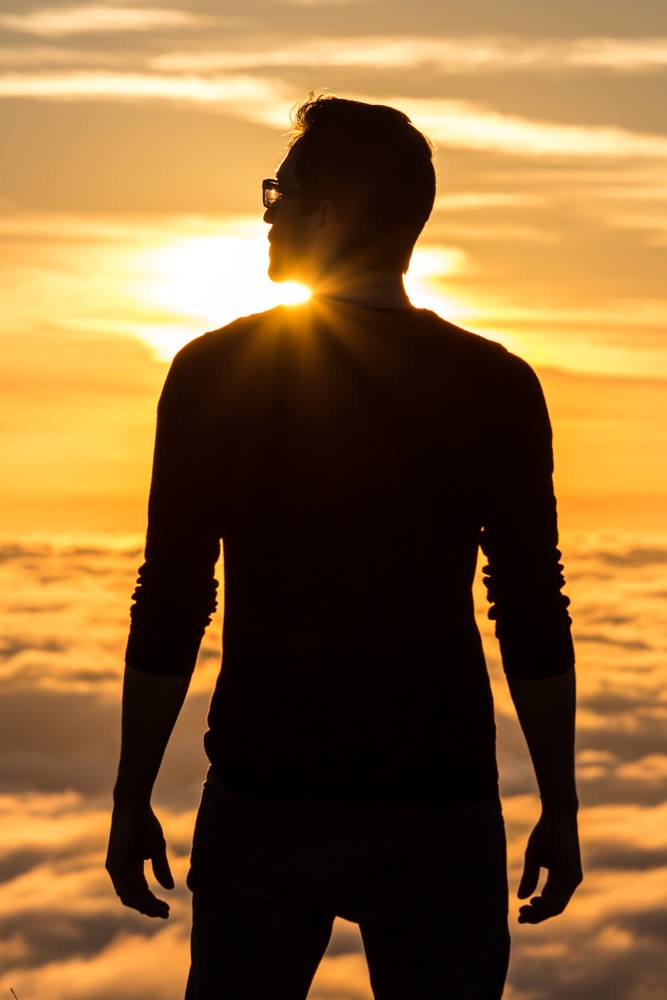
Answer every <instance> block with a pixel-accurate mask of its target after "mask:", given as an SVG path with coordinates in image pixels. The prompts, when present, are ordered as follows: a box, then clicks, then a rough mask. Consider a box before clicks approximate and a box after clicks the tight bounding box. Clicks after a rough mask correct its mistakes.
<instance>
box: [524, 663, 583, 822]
mask: <svg viewBox="0 0 667 1000" xmlns="http://www.w3.org/2000/svg"><path fill="white" fill-rule="evenodd" d="M507 681H508V685H509V689H510V694H511V696H512V700H513V702H514V707H515V708H516V712H517V716H518V718H519V723H520V724H521V728H522V730H523V733H524V736H525V738H526V743H527V744H528V749H529V751H530V756H531V759H532V762H533V767H534V768H535V776H536V778H537V784H538V787H539V790H540V798H541V800H542V809H543V811H544V812H545V813H562V812H564V811H567V812H572V811H576V810H577V809H578V806H579V801H578V798H577V789H576V778H575V760H574V757H575V750H574V743H575V714H576V678H575V671H574V670H569V671H568V672H567V673H564V674H558V675H557V676H555V677H544V678H540V679H530V680H527V679H524V678H518V677H514V678H511V677H508V678H507Z"/></svg>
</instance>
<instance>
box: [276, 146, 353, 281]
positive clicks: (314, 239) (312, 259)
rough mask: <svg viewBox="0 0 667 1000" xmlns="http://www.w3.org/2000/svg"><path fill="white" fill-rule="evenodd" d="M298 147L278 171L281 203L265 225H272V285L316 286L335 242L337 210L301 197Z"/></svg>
mask: <svg viewBox="0 0 667 1000" xmlns="http://www.w3.org/2000/svg"><path fill="white" fill-rule="evenodd" d="M295 156H296V150H295V147H292V149H290V151H289V152H288V154H287V156H286V157H285V158H284V160H283V161H282V163H281V164H280V165H279V167H278V168H277V170H276V177H277V179H278V181H279V183H280V186H281V191H283V192H284V193H282V195H281V198H280V200H279V202H278V203H277V204H276V205H272V206H271V207H270V208H267V209H266V211H265V213H264V217H263V218H264V222H267V223H269V224H270V226H271V228H270V230H269V233H268V238H269V267H268V276H269V278H270V279H271V280H272V281H275V282H281V281H301V282H303V283H304V284H306V285H310V284H312V282H313V281H314V280H315V278H316V277H317V275H318V274H319V273H320V272H321V270H322V267H323V265H324V264H325V262H326V257H327V250H330V249H332V247H333V245H334V241H335V234H334V225H333V223H332V219H333V206H332V205H331V203H330V202H327V201H324V202H312V201H308V200H307V199H306V198H302V197H300V196H299V193H298V192H300V191H302V190H303V189H302V187H301V184H300V183H299V181H298V179H297V176H296V169H295Z"/></svg>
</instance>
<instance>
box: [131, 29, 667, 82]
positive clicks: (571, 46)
mask: <svg viewBox="0 0 667 1000" xmlns="http://www.w3.org/2000/svg"><path fill="white" fill-rule="evenodd" d="M150 65H152V66H153V67H154V68H155V69H160V70H187V71H194V72H207V71H216V70H225V69H227V70H229V69H241V68H251V67H258V66H347V67H360V68H361V67H373V68H376V69H411V68H416V67H418V66H421V67H426V66H428V67H430V68H432V69H434V70H436V71H437V72H438V73H447V74H453V73H475V74H478V73H497V72H499V71H501V70H502V71H508V70H509V71H513V72H516V71H523V70H529V71H536V72H550V73H552V72H554V70H556V71H558V72H569V71H571V70H572V69H598V70H615V71H619V72H629V71H636V72H639V71H644V70H647V69H660V68H662V67H666V66H667V38H636V39H624V38H576V39H564V40H554V39H545V40H539V39H537V40H535V39H531V40H529V41H526V39H523V38H519V37H516V38H496V37H487V36H470V35H466V36H463V37H458V38H428V37H425V36H421V35H412V36H407V37H406V36H405V35H400V36H397V35H361V36H352V37H349V36H341V37H331V36H329V37H314V38H305V39H300V40H298V41H296V42H288V43H284V42H283V43H282V44H281V43H280V42H278V44H276V40H275V38H274V39H267V40H266V43H265V45H263V46H261V47H259V48H258V47H257V46H252V45H248V46H247V48H246V49H245V51H244V50H243V49H241V50H239V49H230V48H229V47H225V48H223V47H218V48H216V49H215V50H213V51H211V50H208V51H207V50H203V51H200V52H182V53H179V52H173V53H164V54H161V55H157V56H154V57H153V58H152V59H151V60H150Z"/></svg>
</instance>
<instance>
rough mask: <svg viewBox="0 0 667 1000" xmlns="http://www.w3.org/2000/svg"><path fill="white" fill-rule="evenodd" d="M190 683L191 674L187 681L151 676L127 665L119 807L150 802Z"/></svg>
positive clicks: (117, 795)
mask: <svg viewBox="0 0 667 1000" xmlns="http://www.w3.org/2000/svg"><path fill="white" fill-rule="evenodd" d="M190 680H191V675H190V674H188V675H186V676H183V677H172V676H166V675H164V674H151V673H146V672H145V671H143V670H136V669H135V668H134V667H131V666H129V665H128V664H126V666H125V674H124V678H123V708H122V724H121V750H120V761H119V764H118V776H117V778H116V784H115V786H114V790H113V800H114V804H115V805H126V804H134V805H145V804H147V803H149V802H150V798H151V793H152V791H153V785H154V783H155V779H156V777H157V774H158V771H159V770H160V765H161V763H162V758H163V756H164V752H165V750H166V747H167V743H168V742H169V737H170V736H171V733H172V730H173V728H174V724H175V722H176V719H177V718H178V714H179V712H180V710H181V706H182V705H183V702H184V701H185V696H186V694H187V692H188V687H189V686H190Z"/></svg>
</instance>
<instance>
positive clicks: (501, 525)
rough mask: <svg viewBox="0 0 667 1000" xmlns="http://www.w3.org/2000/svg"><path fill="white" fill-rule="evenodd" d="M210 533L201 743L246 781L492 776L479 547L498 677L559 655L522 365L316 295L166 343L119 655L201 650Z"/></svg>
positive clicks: (495, 350)
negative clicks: (215, 662)
mask: <svg viewBox="0 0 667 1000" xmlns="http://www.w3.org/2000/svg"><path fill="white" fill-rule="evenodd" d="M221 542H222V545H223V549H224V576H225V579H224V593H225V601H224V604H225V610H224V624H223V643H222V647H223V648H222V660H221V667H220V672H219V674H218V678H217V681H216V686H215V690H214V693H213V697H212V700H211V704H210V708H209V713H208V719H207V726H208V729H207V731H206V733H205V735H204V747H205V750H206V753H207V755H208V758H209V760H210V762H211V763H212V764H213V766H214V768H215V770H216V771H217V772H218V773H219V775H220V777H221V778H222V779H223V780H224V781H225V782H227V783H228V784H229V785H230V786H233V787H234V788H236V789H237V790H238V791H240V792H245V793H246V794H248V795H257V796H264V797H269V798H278V799H281V798H282V799H290V798H298V799H306V800H307V799H317V798H324V799H355V798H357V799H358V798H363V799H366V800H372V799H374V798H375V799H391V800H396V801H412V800H431V801H433V800H440V801H446V802H461V801H476V800H480V799H482V798H486V797H488V796H490V795H494V794H496V793H497V790H498V769H497V763H496V729H495V721H494V711H493V698H492V693H491V687H490V683H489V676H488V671H487V667H486V663H485V658H484V652H483V648H482V642H481V637H480V633H479V629H478V627H477V623H476V621H475V615H474V605H473V597H472V585H473V580H474V575H475V569H476V565H477V558H478V551H479V548H480V546H481V550H482V553H483V555H484V556H485V557H486V565H484V566H483V581H484V584H485V586H486V590H487V595H488V600H489V609H488V616H489V618H490V619H492V620H493V621H494V622H495V634H496V636H497V638H498V641H499V645H500V651H501V656H502V664H503V669H504V671H505V673H506V674H507V675H508V676H510V677H511V676H516V677H525V678H532V677H534V678H540V677H550V676H554V675H556V674H560V673H564V672H566V671H568V670H572V669H574V650H573V645H572V636H571V617H570V614H569V613H568V610H567V608H568V606H569V604H570V600H569V598H568V597H567V596H566V595H565V594H564V593H563V592H562V587H563V585H564V582H565V579H564V576H563V572H562V571H563V563H562V562H560V561H559V560H560V559H561V556H562V553H561V551H560V550H559V548H558V547H557V546H558V530H557V513H556V499H555V496H554V490H553V454H552V430H551V425H550V420H549V415H548V411H547V406H546V403H545V399H544V395H543V392H542V389H541V386H540V383H539V380H538V377H537V375H536V374H535V372H534V371H533V369H532V368H531V367H530V365H529V364H528V363H527V362H526V361H524V360H523V359H521V358H520V357H518V356H517V355H515V354H513V353H512V352H510V351H508V350H507V349H506V348H504V347H503V346H502V345H500V344H498V343H496V342H495V341H492V340H489V339H487V338H485V337H483V336H481V335H479V334H475V333H472V332H470V331H467V330H464V329H462V328H461V327H458V326H455V325H454V324H452V323H449V322H448V321H446V320H445V319H443V318H442V317H440V316H438V315H437V314H436V313H434V312H432V311H431V310H428V309H418V308H414V307H412V306H410V307H407V308H400V309H394V308H373V307H367V306H361V305H357V304H352V303H348V302H343V301H340V300H335V299H333V298H325V297H321V296H317V295H315V296H313V297H312V298H311V299H310V300H309V301H308V302H306V303H304V304H302V305H299V306H290V307H285V306H278V307H276V308H275V309H270V310H268V311H266V312H261V313H256V314H253V315H251V316H246V317H241V318H240V319H237V320H235V321H234V322H232V323H229V324H228V325H226V326H224V327H222V328H220V329H218V330H211V331H208V332H206V333H204V334H202V335H201V336H199V337H196V338H195V339H193V340H192V341H190V342H189V343H188V344H186V345H185V346H184V347H183V348H182V349H181V350H180V351H178V353H177V354H176V356H175V357H174V359H173V361H172V364H171V366H170V368H169V371H168V374H167V377H166V380H165V383H164V387H163V390H162V394H161V396H160V399H159V402H158V407H157V427H156V436H155V451H154V456H153V470H152V479H151V488H150V494H149V500H148V527H147V533H146V547H145V552H144V562H143V564H142V565H141V566H140V568H139V576H138V581H137V587H136V589H135V591H134V593H133V595H132V598H133V601H134V603H133V605H132V607H131V611H130V616H131V624H130V631H129V635H128V641H127V648H126V657H125V658H126V662H127V663H129V664H130V665H131V666H133V667H135V668H136V669H138V670H145V671H148V672H155V673H159V674H183V675H186V674H188V673H191V672H192V671H193V670H194V669H195V665H196V660H197V654H198V650H199V646H200V643H201V639H202V636H203V634H204V631H205V629H206V626H207V625H208V624H209V623H210V621H211V616H212V615H213V614H214V612H215V611H216V608H217V595H218V581H217V580H216V579H215V575H214V573H215V565H216V562H217V560H218V557H219V555H220V551H221V550H220V545H221Z"/></svg>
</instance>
